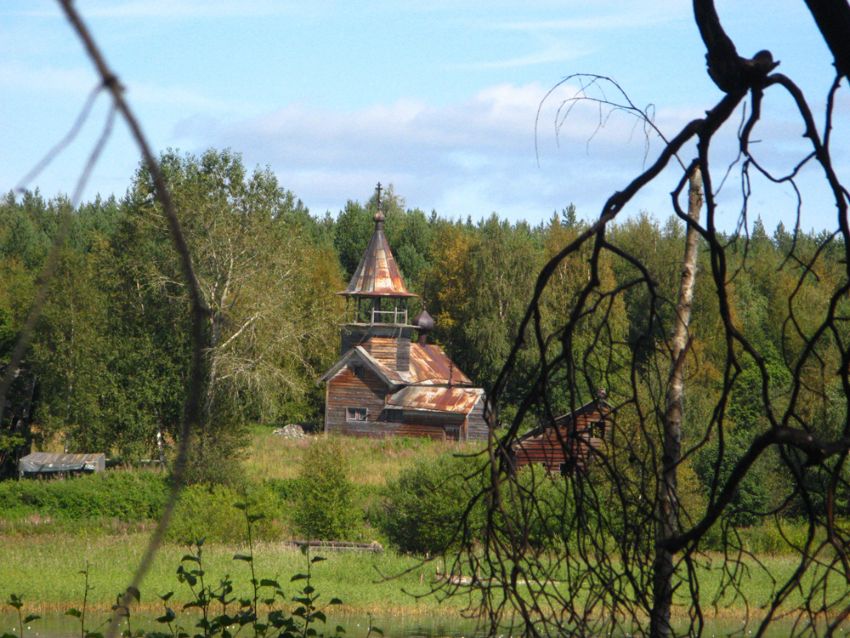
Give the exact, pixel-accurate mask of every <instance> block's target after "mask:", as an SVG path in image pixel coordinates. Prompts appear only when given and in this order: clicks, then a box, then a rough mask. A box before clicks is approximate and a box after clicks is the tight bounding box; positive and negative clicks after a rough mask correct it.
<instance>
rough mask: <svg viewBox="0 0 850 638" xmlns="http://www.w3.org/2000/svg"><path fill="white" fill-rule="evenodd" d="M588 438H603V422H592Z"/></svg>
mask: <svg viewBox="0 0 850 638" xmlns="http://www.w3.org/2000/svg"><path fill="white" fill-rule="evenodd" d="M590 436H591V437H593V438H596V439H602V438H604V437H605V421H594V422H593V423H591V424H590Z"/></svg>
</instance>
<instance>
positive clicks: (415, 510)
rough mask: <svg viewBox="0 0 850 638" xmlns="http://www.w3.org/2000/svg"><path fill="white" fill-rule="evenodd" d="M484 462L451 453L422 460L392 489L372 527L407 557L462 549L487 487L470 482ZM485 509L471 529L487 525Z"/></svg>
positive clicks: (376, 512)
mask: <svg viewBox="0 0 850 638" xmlns="http://www.w3.org/2000/svg"><path fill="white" fill-rule="evenodd" d="M480 463H481V460H480V458H475V457H473V458H467V457H458V456H453V455H448V454H446V455H443V456H441V457H439V458H437V459H436V460H428V461H420V462H419V463H417V464H416V465H415V466H414V467H413V468H411V469H409V470H406V471H404V472H402V474H401V475H400V476H399V477H398V479H397V480H395V481H392V482H391V483H389V484H388V485H387V487H386V488H385V490H384V492H383V502H382V503H381V504H380V505H379V507H376V508H373V510H372V514H371V518H372V523H373V524H374V525H375V526H376V527H377V528H378V529H379V530H380V531H381V532H382V533H383V534H384V535H385V536H386V537H387V538H388V539H389V541H390V542H391V543H392V545H393V546H394V547H396V548H398V549H399V551H402V552H409V553H417V554H435V553H439V552H441V551H443V550H448V549H451V548H453V547H456V545H457V543H458V542H459V540H460V537H461V534H460V531H461V530H460V527H459V526H460V525H461V523H462V521H463V515H464V512H465V511H466V509H467V507H469V505H470V501H471V499H472V497H473V496H474V495H476V494H477V493H478V490H479V488H480V486H481V483H480V477H478V478H477V479H470V478H469V477H471V476H473V474H475V469H476V467H478V466H479V465H480ZM481 506H482V504H481V503H480V502H478V503H476V506H475V511H474V513H473V515H472V516H470V517H468V519H467V520H468V521H471V523H470V524H472V525H476V524H479V523H481V522H483V520H482V519H481V516H482V515H483V510H482V507H481Z"/></svg>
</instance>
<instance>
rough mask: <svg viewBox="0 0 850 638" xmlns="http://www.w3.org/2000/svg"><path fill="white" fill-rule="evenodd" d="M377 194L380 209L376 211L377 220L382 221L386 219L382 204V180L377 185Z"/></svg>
mask: <svg viewBox="0 0 850 638" xmlns="http://www.w3.org/2000/svg"><path fill="white" fill-rule="evenodd" d="M375 196H376V197H377V199H378V210H377V212H376V213H375V221H376V222H382V221H384V211H383V210H382V206H381V182H378V185H377V186H376V187H375Z"/></svg>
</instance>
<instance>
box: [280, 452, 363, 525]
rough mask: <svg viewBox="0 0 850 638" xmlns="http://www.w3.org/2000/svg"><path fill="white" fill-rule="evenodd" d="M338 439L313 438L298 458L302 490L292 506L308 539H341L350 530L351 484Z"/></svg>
mask: <svg viewBox="0 0 850 638" xmlns="http://www.w3.org/2000/svg"><path fill="white" fill-rule="evenodd" d="M348 471H349V468H348V464H347V461H346V459H345V455H344V454H343V449H342V445H341V444H340V441H339V440H337V439H335V438H321V439H318V440H316V441H314V442H313V443H312V444H311V445H310V447H309V448H307V451H306V452H305V453H304V457H303V458H302V460H301V470H300V472H299V478H300V479H301V482H302V485H303V487H302V490H301V493H300V494H299V496H298V502H297V504H296V510H295V516H294V520H295V524H296V526H297V527H298V531H299V532H301V533H302V534H304V535H305V536H306V537H307V538H308V539H322V540H342V539H345V538H348V537H349V536H350V535H351V533H352V531H353V530H354V525H355V522H356V513H355V511H354V509H353V507H352V485H351V481H350V479H349V478H348Z"/></svg>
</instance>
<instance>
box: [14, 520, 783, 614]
mask: <svg viewBox="0 0 850 638" xmlns="http://www.w3.org/2000/svg"><path fill="white" fill-rule="evenodd" d="M146 540H147V536H146V535H143V534H126V535H119V536H104V535H99V536H94V537H89V538H84V537H79V536H68V535H61V536H51V535H42V536H38V537H30V538H24V537H20V536H16V537H0V543H2V546H3V548H4V559H3V560H2V561H0V596H2V598H3V600H5V599H6V598H8V596H9V594H11V593H17V594H21V595H23V597H24V600H25V602H26V607H27V609H28V610H33V611H41V612H44V611H63V610H65V609H67V608H69V607H77V606H79V605H80V603H81V601H82V597H83V589H84V580H83V576H82V575H81V574H80V573H79V572H80V571H81V570H83V569H85V568H86V566H88V569H89V579H90V585H91V587H92V590H91V592H90V594H89V602H90V604H91V605H92V606H93V607H94V608H97V609H99V610H101V611H104V610H108V609H109V607H110V605H111V604H112V603H113V602H114V601H115V596H116V594H117V593H118V592H119V591H122V590H123V589H124V588H125V587H126V586H127V584H128V582H129V579H130V577H131V574H132V571H133V569H134V568H135V566H136V565H137V564H138V562H139V560H140V559H141V555H142V551H143V549H144V546H145V542H146ZM243 550H244V548H239V547H233V546H226V545H221V544H212V545H206V546H204V548H203V558H204V562H205V565H204V567H205V570H206V572H207V575H208V578H211V579H212V580H213V581H214V582H215V581H217V580H218V579H219V578H220V577H222V576H224V575H230V576H231V577H232V578H233V581H234V585H235V586H236V592H235V593H236V594H239V593H247V583H248V578H249V573H248V567H247V566H246V564H245V563H243V562H240V561H234V560H233V555H234V554H235V553H237V552H239V551H243ZM188 551H189V548H187V547H184V546H179V545H174V544H166V545H164V546H163V547H162V548H161V549H160V551H159V553H158V554H157V556H156V558H155V560H154V562H153V564H152V565H151V568H150V571H149V573H148V574H147V576H146V577H145V580H144V582H143V583H142V586H141V588H140V589H141V592H142V600H141V603H142V605H141V606H142V608H143V609H146V610H148V611H155V610H156V608H157V607H158V605H159V601H158V595H160V594H164V593H166V592H168V591H173V592H174V599H173V601H172V602H173V603H175V604H176V605H177V606H179V605H180V604H182V603H184V602H187V601H188V600H189V599H190V597H191V595H190V592H189V590H188V588H187V587H186V585H184V584H181V583H178V582H177V579H176V577H175V571H176V569H177V566H178V565H179V563H180V559H181V557H182V556H183V555H184V554H186V553H187V552H188ZM319 553H321V554H322V555H323V556H324V557H325V558H326V559H327V560H325V561H323V562H321V563H318V564H316V565H315V571H314V581H313V585H314V586H315V587H316V589H317V590H318V591H319V592H320V593H322V595H323V599H324V600H329V599H330V598H332V597H338V598H340V599H342V601H343V603H344V605H343V607H341V608H340V609H339V611H340V612H348V613H356V614H365V613H372V614H376V615H381V616H393V615H401V616H406V615H422V614H430V615H434V614H437V615H450V616H459V612H460V610H461V609H462V608H464V607H465V606H466V605H467V604H468V602H469V601H468V599H466V598H464V597H458V598H453V599H449V600H447V601H440V600H438V599H437V598H435V597H434V596H424V597H422V598H417V597H415V595H416V594H420V595H424V594H427V593H428V591H429V589H430V588H431V586H432V584H433V583H434V582H435V571H436V570H437V569H439V568H440V565H439V564H438V563H426V564H422V563H421V561H420V560H418V559H416V558H413V557H405V556H400V555H398V554H396V553H394V552H392V551H385V552H383V553H378V554H372V553H360V552H333V551H328V552H319ZM315 554H316V552H313V555H315ZM708 558H709V559H710V560H711V563H712V565H711V567H710V568H703V569H702V570H701V574H700V582H701V587H702V591H703V601H704V604H705V606H706V608H707V609H708V608H710V607H711V605H710V601H711V600H712V598H713V594H714V592H715V591H716V590H717V586H718V583H719V581H720V575H721V569H722V565H723V563H722V560H721V557H720V556H719V555H718V556H711V555H709V557H708ZM762 560H763V563H764V568H757V567H756V565H755V564H754V563H752V562H751V563H749V564H748V565H747V574H746V575H745V576H744V579H743V581H742V587H743V589H744V591H746V593H747V601H746V603H745V602H744V601H743V600H740V599H733V598H732V597H731V596H730V597H727V598H725V599H720V600H718V601H717V609H716V610H714V611H713V612H711V610H710V609H709V611H710V612H711V613H714V614H716V615H717V616H719V617H725V618H737V617H743V616H744V614H745V613H746V611H747V606H749V608H750V609H751V613H752V610H756V611H757V610H758V609H759V607H761V606H762V605H764V604H765V603H767V602H768V600H769V595H770V592H771V589H772V583H773V581H772V578H775V579H777V580H780V581H781V580H782V579H784V578H787V577H788V576H789V575H790V574H791V573H792V571H793V569H794V567H795V565H796V563H795V561H794V559H793V557H790V556H767V557H763V558H762ZM255 564H256V567H257V571H258V574H259V575H260V576H261V577H264V578H277V579H279V580H280V582H281V583H283V584H284V589H285V591H286V592H287V594H288V595H289V594H292V593H294V592H295V589H296V584H297V583H296V584H289V579H290V577H291V576H292V575H293V574H296V573H298V572H303V571H304V570H305V565H306V559H305V557H304V556H303V555H302V553H301V552H300V551H299V550H297V549H295V548H292V547H290V546H287V545H285V544H282V543H261V544H259V545H258V547H257V548H256V558H255ZM389 576H395V578H387V577H389ZM792 602H793V601H792Z"/></svg>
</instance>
